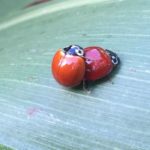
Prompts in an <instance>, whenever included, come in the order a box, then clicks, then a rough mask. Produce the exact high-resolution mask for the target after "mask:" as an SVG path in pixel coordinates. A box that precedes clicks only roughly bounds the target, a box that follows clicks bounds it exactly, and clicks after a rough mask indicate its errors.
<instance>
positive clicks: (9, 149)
mask: <svg viewBox="0 0 150 150" xmlns="http://www.w3.org/2000/svg"><path fill="white" fill-rule="evenodd" d="M0 150H12V149H11V148H8V147H6V146H4V145H1V144H0Z"/></svg>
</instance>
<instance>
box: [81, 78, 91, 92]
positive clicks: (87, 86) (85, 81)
mask: <svg viewBox="0 0 150 150" xmlns="http://www.w3.org/2000/svg"><path fill="white" fill-rule="evenodd" d="M83 90H84V91H85V92H86V93H87V94H90V93H91V90H90V89H89V85H88V81H87V80H85V79H83Z"/></svg>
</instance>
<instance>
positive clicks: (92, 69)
mask: <svg viewBox="0 0 150 150" xmlns="http://www.w3.org/2000/svg"><path fill="white" fill-rule="evenodd" d="M84 53H85V62H86V72H85V79H86V80H93V81H94V80H98V79H101V78H103V77H105V76H106V75H108V74H109V73H110V72H111V71H112V70H113V68H114V67H116V66H117V64H118V63H119V58H118V57H117V55H116V54H115V53H113V52H111V51H109V50H104V49H103V48H101V47H96V46H92V47H87V48H84Z"/></svg>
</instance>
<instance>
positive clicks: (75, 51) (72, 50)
mask: <svg viewBox="0 0 150 150" xmlns="http://www.w3.org/2000/svg"><path fill="white" fill-rule="evenodd" d="M63 50H64V52H65V53H66V54H69V55H74V56H80V57H82V56H84V50H83V48H82V47H80V46H78V45H70V46H68V47H65V48H64V49H63Z"/></svg>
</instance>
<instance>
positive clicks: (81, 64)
mask: <svg viewBox="0 0 150 150" xmlns="http://www.w3.org/2000/svg"><path fill="white" fill-rule="evenodd" d="M83 55H84V51H83V49H82V48H81V47H80V46H77V45H71V46H69V47H66V48H64V49H59V50H58V51H57V52H56V54H55V56H54V58H53V61H52V73H53V76H54V78H55V79H56V80H57V81H58V82H59V83H60V84H62V85H64V86H69V87H73V86H76V85H78V84H80V83H81V81H82V80H83V79H84V74H85V61H84V58H83Z"/></svg>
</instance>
